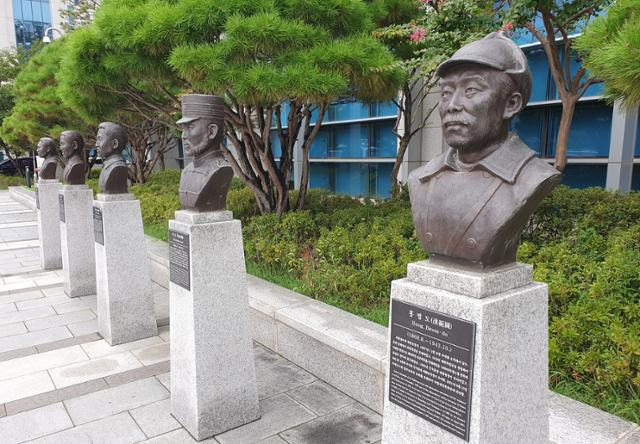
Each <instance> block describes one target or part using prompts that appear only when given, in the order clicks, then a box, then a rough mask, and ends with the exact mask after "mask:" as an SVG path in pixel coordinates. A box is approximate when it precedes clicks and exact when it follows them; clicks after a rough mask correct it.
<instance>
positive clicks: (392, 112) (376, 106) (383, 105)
mask: <svg viewBox="0 0 640 444" xmlns="http://www.w3.org/2000/svg"><path fill="white" fill-rule="evenodd" d="M370 107H371V117H383V116H385V117H386V116H388V117H395V116H397V115H398V107H397V106H396V104H395V103H393V102H376V103H372V104H371V105H370Z"/></svg>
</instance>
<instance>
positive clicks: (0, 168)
mask: <svg viewBox="0 0 640 444" xmlns="http://www.w3.org/2000/svg"><path fill="white" fill-rule="evenodd" d="M18 163H19V164H20V165H21V166H22V171H20V172H18V171H17V169H16V166H15V165H14V164H13V162H11V160H10V159H6V160H3V161H2V162H1V163H0V174H3V175H5V176H14V175H16V174H20V175H23V174H24V170H25V168H27V167H28V168H29V171H31V172H32V173H33V157H19V158H18Z"/></svg>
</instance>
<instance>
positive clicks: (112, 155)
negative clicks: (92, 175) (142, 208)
mask: <svg viewBox="0 0 640 444" xmlns="http://www.w3.org/2000/svg"><path fill="white" fill-rule="evenodd" d="M127 143H129V139H128V137H127V130H126V129H124V127H122V126H120V125H118V124H116V123H111V122H103V123H101V124H100V126H98V135H97V136H96V148H98V155H99V156H100V157H102V159H103V164H102V171H101V172H100V179H99V180H98V186H99V187H100V191H102V193H104V194H124V193H127V192H128V191H129V183H128V178H129V168H128V167H127V164H126V163H125V161H124V158H123V157H122V150H124V149H125V148H126V146H127Z"/></svg>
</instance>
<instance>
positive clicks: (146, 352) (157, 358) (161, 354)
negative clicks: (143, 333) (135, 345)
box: [132, 336, 169, 365]
mask: <svg viewBox="0 0 640 444" xmlns="http://www.w3.org/2000/svg"><path fill="white" fill-rule="evenodd" d="M156 337H158V336H156ZM132 353H133V354H134V356H135V357H136V358H138V360H139V361H140V362H142V364H144V365H151V364H156V363H158V362H163V361H168V360H169V343H168V342H163V343H162V344H157V345H151V346H149V347H145V348H141V349H136V350H132Z"/></svg>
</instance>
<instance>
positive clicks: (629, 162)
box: [310, 34, 640, 197]
mask: <svg viewBox="0 0 640 444" xmlns="http://www.w3.org/2000/svg"><path fill="white" fill-rule="evenodd" d="M515 39H516V41H517V42H518V44H519V45H520V46H521V48H522V49H523V51H524V52H525V54H526V55H527V58H528V60H529V66H530V70H531V74H532V77H533V89H532V93H531V98H530V101H529V104H528V105H527V107H526V108H525V109H524V110H523V111H522V113H521V114H520V115H519V116H517V117H516V118H515V119H514V120H513V121H512V124H511V126H512V130H514V131H516V132H517V133H518V134H519V135H520V137H521V138H522V139H523V140H524V142H525V143H526V144H527V145H529V146H530V147H531V148H532V149H534V150H535V151H536V152H537V153H538V156H540V157H541V158H543V159H545V160H547V161H549V162H550V163H552V162H553V159H554V156H555V143H556V138H557V132H558V126H559V122H560V114H561V110H562V109H561V103H560V100H559V97H558V94H557V91H556V87H555V83H554V81H553V79H552V77H551V73H550V71H549V66H548V64H547V59H546V55H545V53H544V51H543V49H542V48H541V47H540V45H539V44H538V43H537V42H536V41H535V40H534V39H533V37H532V36H531V35H527V34H521V35H516V36H515ZM570 65H571V68H572V71H574V72H575V70H577V69H578V68H579V66H580V65H579V62H578V61H577V60H575V59H574V60H571V63H570ZM602 90H603V86H602V84H594V85H592V86H590V87H589V89H588V90H587V91H586V93H585V94H584V96H583V97H582V98H581V100H580V102H579V103H578V104H577V106H576V110H575V115H574V117H573V122H572V125H571V130H570V136H569V147H568V165H567V167H566V169H565V171H564V179H563V182H564V183H565V184H566V185H569V186H572V187H579V188H585V187H589V186H600V187H606V188H609V189H612V190H621V191H628V190H629V189H633V190H640V135H638V127H639V125H640V123H639V116H638V110H637V109H631V110H626V111H625V110H623V109H622V108H621V107H620V106H619V104H617V103H616V104H613V105H609V104H607V103H606V102H605V101H604V100H603V98H602V95H601V94H602ZM438 99H439V92H438V91H434V92H432V93H431V94H430V95H429V96H428V98H427V100H425V101H424V106H423V107H421V108H420V109H416V110H414V113H419V114H420V113H425V112H427V110H429V109H431V108H432V107H433V106H434V105H435V104H436V103H437V101H438ZM371 106H374V108H375V109H376V110H378V109H380V110H381V112H377V113H376V112H371V111H368V109H369V108H370V107H371ZM330 110H333V114H332V113H331V112H330V114H329V119H328V121H327V123H323V125H322V127H323V128H322V130H321V131H320V134H318V138H317V140H316V141H314V143H313V147H312V150H311V172H310V176H311V180H310V186H311V187H318V188H325V189H329V190H331V191H334V192H336V193H341V194H349V195H352V196H369V197H387V196H388V195H389V192H390V189H391V182H390V174H391V167H392V165H393V162H394V158H395V154H396V149H397V148H394V147H393V145H394V144H395V145H396V146H397V142H396V139H395V137H394V135H393V133H392V132H391V128H392V127H393V124H394V123H395V119H396V108H395V106H394V105H393V103H389V104H375V105H366V104H362V103H360V102H355V101H354V102H342V103H335V104H332V105H331V108H330ZM418 117H420V116H418ZM372 147H373V148H374V149H371V148H372ZM445 149H446V144H445V141H444V138H443V136H442V128H441V122H440V117H439V116H438V113H437V112H433V113H432V114H431V116H430V117H429V119H428V120H427V125H426V126H425V128H424V129H423V130H422V131H420V132H419V133H417V134H416V135H415V136H414V138H413V139H412V142H411V144H410V146H409V149H408V150H407V153H406V155H405V158H404V161H403V165H402V168H401V171H400V181H401V182H406V180H407V177H408V174H409V173H410V172H411V171H412V170H413V169H415V168H418V167H419V166H421V165H423V164H425V163H426V162H428V161H429V160H431V159H433V158H434V157H435V156H437V155H438V154H440V153H442V152H443V151H444V150H445Z"/></svg>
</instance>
